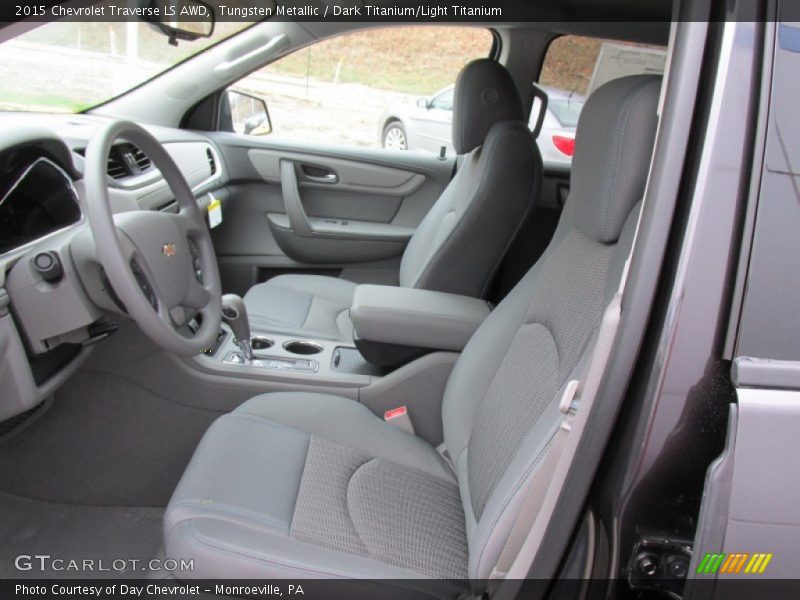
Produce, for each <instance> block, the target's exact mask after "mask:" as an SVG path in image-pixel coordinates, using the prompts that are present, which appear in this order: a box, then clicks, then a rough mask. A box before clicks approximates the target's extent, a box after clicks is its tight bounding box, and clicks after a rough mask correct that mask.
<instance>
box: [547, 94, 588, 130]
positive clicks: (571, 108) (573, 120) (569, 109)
mask: <svg viewBox="0 0 800 600" xmlns="http://www.w3.org/2000/svg"><path fill="white" fill-rule="evenodd" d="M547 108H549V109H550V110H551V111H552V112H553V114H554V115H555V116H556V119H558V122H559V123H561V125H562V126H564V127H577V125H578V117H580V116H581V110H583V101H581V100H561V99H557V100H552V99H551V100H550V101H549V102H548V104H547Z"/></svg>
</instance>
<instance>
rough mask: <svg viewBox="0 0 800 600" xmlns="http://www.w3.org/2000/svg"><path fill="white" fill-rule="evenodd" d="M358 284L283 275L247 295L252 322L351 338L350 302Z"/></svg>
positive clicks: (285, 330) (274, 328) (281, 329)
mask: <svg viewBox="0 0 800 600" xmlns="http://www.w3.org/2000/svg"><path fill="white" fill-rule="evenodd" d="M355 291H356V284H355V283H352V282H350V281H346V280H344V279H337V278H336V277H325V276H322V275H280V276H278V277H274V278H272V279H270V280H269V281H267V282H265V283H261V284H258V285H255V286H253V287H252V288H250V290H249V291H248V292H247V294H245V296H244V302H245V305H246V306H247V312H248V317H249V319H250V323H251V325H252V326H255V327H256V328H257V329H264V330H267V331H272V332H275V333H289V334H298V335H303V336H306V337H315V338H322V339H332V340H341V339H352V338H353V323H352V321H351V320H350V314H349V313H350V305H351V304H352V303H353V294H355Z"/></svg>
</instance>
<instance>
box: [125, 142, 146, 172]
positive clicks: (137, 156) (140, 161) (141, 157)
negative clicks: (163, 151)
mask: <svg viewBox="0 0 800 600" xmlns="http://www.w3.org/2000/svg"><path fill="white" fill-rule="evenodd" d="M129 146H130V148H131V153H132V154H133V160H134V161H136V166H137V167H138V168H139V171H146V170H147V169H149V168H150V165H151V163H150V158H148V156H147V155H146V154H145V153H144V152H142V151H141V150H140V149H139V148H137V147H136V146H134V145H133V144H129Z"/></svg>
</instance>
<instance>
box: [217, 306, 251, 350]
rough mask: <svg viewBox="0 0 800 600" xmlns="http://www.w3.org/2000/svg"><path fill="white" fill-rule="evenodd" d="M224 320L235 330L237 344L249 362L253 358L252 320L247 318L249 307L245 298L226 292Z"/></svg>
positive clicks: (223, 308)
mask: <svg viewBox="0 0 800 600" xmlns="http://www.w3.org/2000/svg"><path fill="white" fill-rule="evenodd" d="M222 320H223V321H225V322H226V323H227V324H228V327H230V328H231V331H233V338H234V341H235V342H236V345H237V346H239V348H241V350H242V354H243V356H244V358H245V360H246V361H247V362H250V361H252V360H253V348H252V346H251V345H250V321H249V320H248V319H247V307H245V305H244V300H242V297H241V296H237V295H236V294H225V295H224V296H223V297H222Z"/></svg>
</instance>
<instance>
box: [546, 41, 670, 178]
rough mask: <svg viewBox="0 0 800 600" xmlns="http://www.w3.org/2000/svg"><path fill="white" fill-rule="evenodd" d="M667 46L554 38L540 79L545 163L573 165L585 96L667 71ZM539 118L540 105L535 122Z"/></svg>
mask: <svg viewBox="0 0 800 600" xmlns="http://www.w3.org/2000/svg"><path fill="white" fill-rule="evenodd" d="M666 58H667V52H666V48H664V47H663V46H649V45H644V44H630V43H626V42H617V41H611V40H602V39H597V38H589V37H581V36H574V35H565V36H562V37H559V38H556V39H555V40H553V42H552V43H551V44H550V47H549V48H548V49H547V54H546V55H545V58H544V64H543V65H542V72H541V74H540V75H539V85H540V86H541V87H542V88H543V89H544V90H545V91H546V92H547V95H548V107H547V114H546V115H545V119H544V124H543V126H542V132H541V134H540V135H539V140H538V143H539V148H540V150H541V152H542V158H543V159H544V162H545V164H546V165H550V166H562V167H569V166H570V164H571V163H572V154H573V153H574V151H575V129H576V127H577V125H578V118H579V117H580V114H581V110H583V105H584V103H585V102H586V98H587V97H588V96H589V95H590V94H591V93H592V92H593V91H594V90H596V89H597V88H598V87H600V86H601V85H603V84H604V83H607V82H609V81H611V80H612V79H616V78H618V77H625V76H627V75H638V74H644V73H663V72H664V66H665V64H666ZM537 116H538V108H537V106H534V107H533V110H532V111H531V119H532V120H533V121H535V120H536V117H537Z"/></svg>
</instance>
